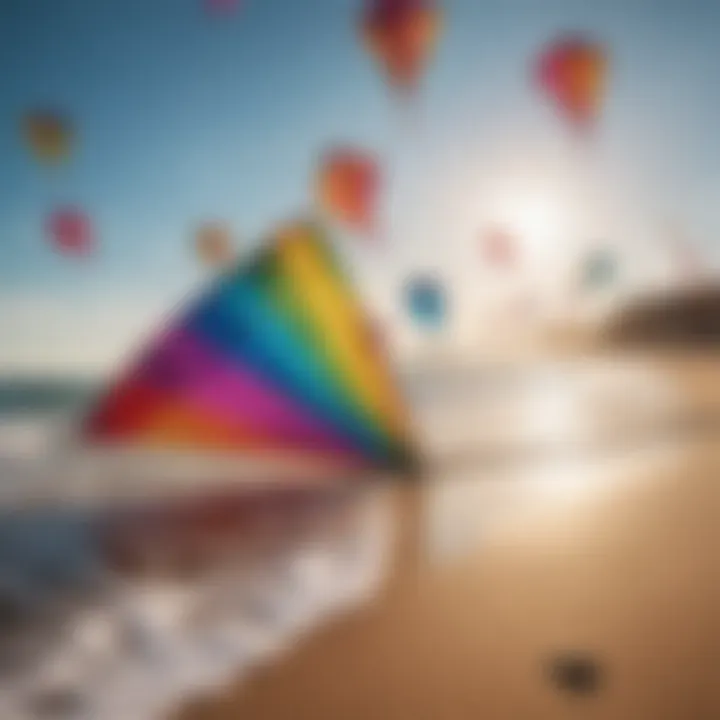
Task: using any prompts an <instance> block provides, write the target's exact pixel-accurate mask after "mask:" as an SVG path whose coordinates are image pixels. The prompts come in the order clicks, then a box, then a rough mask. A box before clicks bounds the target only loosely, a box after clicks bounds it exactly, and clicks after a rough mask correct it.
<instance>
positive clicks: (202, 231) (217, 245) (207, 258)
mask: <svg viewBox="0 0 720 720" xmlns="http://www.w3.org/2000/svg"><path fill="white" fill-rule="evenodd" d="M195 251H196V253H197V256H198V258H199V259H200V260H201V261H202V262H203V264H205V265H206V266H208V267H211V268H214V269H218V268H223V267H227V266H229V265H231V264H232V263H233V262H234V261H235V259H236V257H237V253H236V250H235V246H234V244H233V240H232V235H231V234H230V231H229V230H228V228H227V227H226V226H225V225H223V224H222V223H219V222H207V223H204V224H203V225H201V226H200V227H199V228H198V230H197V233H196V235H195Z"/></svg>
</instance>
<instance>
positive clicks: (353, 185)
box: [317, 148, 380, 233]
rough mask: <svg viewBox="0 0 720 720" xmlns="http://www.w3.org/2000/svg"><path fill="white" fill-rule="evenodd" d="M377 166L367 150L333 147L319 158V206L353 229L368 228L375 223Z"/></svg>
mask: <svg viewBox="0 0 720 720" xmlns="http://www.w3.org/2000/svg"><path fill="white" fill-rule="evenodd" d="M379 190H380V170H379V168H378V164H377V162H376V161H375V159H374V158H373V157H372V156H371V155H370V154H369V153H367V152H364V151H362V150H357V149H353V148H337V149H335V150H331V151H330V152H328V153H327V154H326V155H325V157H324V158H323V160H322V162H321V164H320V169H319V173H318V180H317V197H318V202H319V204H320V206H321V207H322V208H323V209H324V210H325V211H326V212H327V213H328V214H329V215H330V216H331V217H333V218H336V219H337V220H340V221H341V222H342V223H344V224H345V225H347V226H348V227H350V228H351V229H353V230H357V231H360V232H366V233H369V232H372V231H373V230H374V229H375V227H376V225H377V217H376V216H377V201H378V194H379Z"/></svg>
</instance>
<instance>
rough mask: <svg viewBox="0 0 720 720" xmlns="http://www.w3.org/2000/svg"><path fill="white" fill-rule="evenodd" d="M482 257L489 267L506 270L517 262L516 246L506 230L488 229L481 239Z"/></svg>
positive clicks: (498, 228)
mask: <svg viewBox="0 0 720 720" xmlns="http://www.w3.org/2000/svg"><path fill="white" fill-rule="evenodd" d="M481 243H482V245H481V250H482V253H483V257H484V258H485V260H486V262H487V263H488V264H489V265H492V266H494V267H502V268H508V267H511V266H513V265H514V264H515V263H516V261H517V244H516V242H515V238H514V237H513V235H512V234H511V233H509V232H508V231H507V230H504V229H503V228H500V227H491V228H488V229H487V230H486V231H485V233H484V234H483V236H482V238H481Z"/></svg>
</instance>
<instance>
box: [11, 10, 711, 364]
mask: <svg viewBox="0 0 720 720" xmlns="http://www.w3.org/2000/svg"><path fill="white" fill-rule="evenodd" d="M360 4H361V3H360V2H359V0H245V1H244V5H245V7H244V8H243V9H242V10H241V11H240V12H238V13H237V14H236V15H234V16H231V17H227V18H222V17H214V18H210V17H208V16H207V15H206V14H205V13H204V12H203V9H202V4H201V0H0V370H2V369H9V368H13V367H16V366H25V365H27V364H31V365H32V364H36V365H38V366H48V367H53V366H54V365H57V366H58V367H59V366H63V367H65V366H68V367H73V366H75V365H77V366H78V367H81V366H86V365H87V366H90V365H93V366H94V365H97V366H103V367H105V366H107V365H108V364H112V363H114V362H116V361H117V360H118V358H119V356H120V355H121V354H123V353H124V352H125V349H126V348H127V347H128V346H129V345H131V344H133V343H136V342H137V339H138V337H139V336H140V335H141V334H142V333H143V332H146V331H147V330H148V329H149V328H150V327H152V325H153V324H154V323H155V322H156V321H157V317H158V316H159V315H160V314H161V313H162V312H163V310H164V309H165V308H167V307H168V306H169V305H171V304H173V303H175V302H176V301H177V300H178V299H179V298H181V297H182V296H183V295H184V294H185V293H186V292H188V291H191V290H192V289H193V288H194V287H196V286H197V284H198V283H199V282H200V281H201V279H202V276H201V273H200V271H199V269H198V267H197V265H196V263H195V261H194V258H193V257H192V254H191V252H189V246H190V239H191V237H192V231H193V228H194V227H195V226H196V225H197V223H198V222H200V221H202V220H204V219H208V218H210V219H212V218H221V219H223V220H225V221H227V222H228V223H230V224H231V225H232V226H233V227H234V228H236V230H237V232H238V234H239V235H240V236H241V238H242V239H243V242H244V243H246V244H252V243H254V242H256V241H257V239H258V238H259V237H261V235H262V233H263V232H264V231H266V230H267V229H268V228H270V227H272V225H273V224H274V223H275V222H277V221H279V220H282V219H285V218H287V217H291V216H292V215H293V214H295V213H297V212H298V211H302V210H303V209H304V208H306V207H307V206H309V204H310V202H311V192H310V187H311V185H310V179H311V177H312V171H313V167H314V161H315V158H316V156H317V153H318V152H319V151H321V150H322V149H323V148H324V147H325V146H327V145H328V144H329V143H333V142H336V141H347V142H351V143H357V144H359V145H361V146H366V147H368V148H371V149H374V150H376V151H377V152H378V153H380V154H381V155H382V156H383V157H384V158H385V161H386V163H387V170H388V176H389V186H388V192H387V197H386V218H387V219H386V236H385V238H384V244H383V246H382V247H380V248H373V249H369V248H367V247H356V246H355V245H357V241H356V240H349V239H346V240H344V241H343V247H345V248H346V249H347V251H348V254H349V261H350V262H351V263H352V264H353V266H354V268H355V269H356V272H357V275H358V277H359V278H360V281H361V285H362V287H363V290H364V291H365V292H366V294H367V295H368V297H369V298H370V299H371V301H372V302H374V303H375V304H376V305H377V307H378V308H379V309H380V310H381V311H382V312H384V313H385V315H387V317H388V322H389V323H391V324H392V325H393V327H396V328H397V330H398V333H402V331H403V322H404V321H403V318H402V313H401V311H400V310H399V309H398V308H397V288H398V285H399V284H400V283H401V282H402V279H403V278H404V277H405V276H406V275H407V274H408V273H410V272H413V271H415V270H424V269H426V268H428V267H434V268H437V269H438V271H439V272H440V273H441V274H442V275H443V277H445V279H446V281H447V283H448V285H449V286H450V287H452V288H453V292H455V293H456V295H457V302H456V303H455V307H456V308H459V310H458V311H457V318H458V320H457V322H458V323H459V324H460V325H463V324H464V325H465V326H472V325H474V324H475V323H476V322H477V321H478V320H477V318H478V317H480V316H478V314H477V313H478V312H479V310H480V309H481V306H482V305H483V303H484V302H485V301H486V300H487V298H486V297H485V296H483V295H482V293H480V295H479V296H478V294H477V292H475V291H476V289H477V286H478V285H483V287H485V286H488V287H489V286H490V285H491V281H490V280H489V279H487V278H485V277H484V276H483V275H482V269H481V268H480V267H479V262H478V258H477V245H476V243H475V238H476V234H477V231H478V228H479V227H480V225H481V224H482V223H483V222H484V221H486V220H488V219H489V220H492V219H493V213H496V212H500V209H499V206H498V204H497V202H495V201H491V200H489V198H492V197H494V196H495V195H502V194H503V193H504V197H505V201H504V202H505V205H506V206H507V205H509V207H510V209H509V210H507V208H506V207H503V209H502V212H504V213H507V212H510V213H511V214H512V213H513V212H515V208H517V212H518V213H519V214H522V213H523V212H525V211H524V210H523V204H526V205H527V204H528V203H530V204H532V199H533V198H532V196H533V194H538V193H539V195H540V196H542V195H543V193H545V194H549V195H551V196H552V198H551V204H552V202H554V203H555V204H556V205H558V206H559V207H560V210H559V211H558V212H560V214H564V216H565V217H564V221H563V222H558V223H557V227H555V228H551V230H552V232H551V231H550V230H547V229H546V230H547V232H546V235H547V237H545V236H542V237H540V236H541V235H543V233H542V232H540V231H539V230H537V228H530V229H529V232H531V233H532V231H533V229H535V230H537V232H538V237H537V238H534V239H531V240H530V241H529V247H530V248H531V250H532V252H533V253H535V255H534V257H535V259H536V260H537V261H538V262H537V263H536V266H537V268H541V270H542V272H541V273H539V274H541V275H542V276H543V278H542V279H543V282H545V283H546V284H547V285H548V286H549V287H554V288H557V287H558V285H559V284H560V283H559V280H558V278H561V277H562V272H563V263H565V264H568V263H571V261H572V258H573V257H574V254H575V253H577V251H578V248H579V247H582V244H583V243H584V242H590V241H592V240H594V239H596V238H597V237H599V236H603V237H606V238H607V239H608V240H609V241H610V242H613V243H616V244H617V246H618V247H619V248H621V249H622V250H623V252H627V256H628V263H629V264H632V266H633V268H634V271H633V272H634V277H636V278H637V279H638V281H640V280H641V279H642V276H643V274H647V275H653V273H655V274H656V275H657V276H658V277H660V276H661V275H662V268H661V267H660V266H661V265H662V262H661V260H662V258H660V260H658V258H657V257H655V256H654V255H653V247H654V243H655V237H656V235H657V234H658V232H659V228H660V227H663V226H664V224H666V223H667V222H669V221H672V222H678V223H681V224H682V226H683V227H684V228H685V229H686V232H687V233H688V234H689V235H690V236H692V238H693V240H694V241H696V242H697V243H698V244H699V245H701V246H702V247H703V248H704V249H705V250H706V251H707V253H708V255H709V256H710V257H712V255H713V254H714V253H716V252H717V251H719V250H720V247H718V240H717V239H716V236H717V231H718V229H720V210H718V209H717V207H718V203H717V202H716V200H715V197H716V196H717V195H718V194H720V145H719V144H718V142H717V140H716V132H717V128H718V127H720V85H719V84H718V83H717V82H715V75H716V73H717V71H718V69H720V46H719V45H718V43H717V28H718V27H720V6H719V5H718V3H716V2H714V0H654V1H651V0H605V1H604V2H599V1H598V2H595V1H591V0H585V1H584V2H578V0H544V1H543V2H538V0H492V1H485V0H446V2H445V3H444V6H445V8H446V20H447V24H446V30H445V34H444V36H443V39H442V42H441V44H440V46H439V49H438V53H437V57H436V59H435V62H434V63H433V65H432V68H431V70H430V72H429V73H428V76H427V77H426V79H425V82H424V84H423V88H422V94H421V97H420V98H419V103H418V109H417V116H416V117H413V118H408V117H405V116H403V115H402V113H400V112H399V111H398V107H397V106H396V105H395V104H394V103H393V102H392V98H391V97H390V95H389V93H388V92H387V89H386V87H385V85H384V84H383V82H382V78H381V76H380V74H379V73H378V71H377V68H376V67H375V66H374V65H373V63H372V62H371V61H370V59H369V58H368V57H367V55H366V54H365V53H364V51H363V49H362V47H361V45H360V43H359V42H358V41H357V37H356V33H355V28H354V22H355V18H356V16H357V11H358V6H359V5H360ZM565 30H583V31H587V32H589V33H591V34H593V35H595V36H597V37H598V38H599V39H602V40H603V41H604V42H606V43H607V45H608V47H609V48H610V52H611V62H612V68H613V69H612V78H611V84H610V92H609V95H608V99H607V103H606V109H605V113H604V116H603V120H602V125H601V127H600V128H599V131H598V133H597V136H596V138H595V139H594V143H593V147H592V148H591V150H590V151H589V152H587V153H583V154H582V155H581V154H580V153H579V152H578V149H577V147H576V146H575V145H574V144H573V143H572V141H571V140H570V139H569V137H568V133H567V132H566V131H565V128H564V127H563V126H562V123H561V122H559V121H558V118H557V117H556V116H555V114H554V113H553V112H552V111H551V109H550V108H548V107H547V105H545V104H544V103H543V102H542V101H541V100H540V98H538V96H537V94H536V93H535V92H533V91H532V89H531V88H530V87H529V82H528V65H529V62H530V59H531V57H532V56H533V53H535V52H536V51H537V49H538V48H539V47H540V46H542V45H543V44H544V43H545V42H546V41H547V40H548V39H549V38H551V37H552V36H553V35H555V34H557V33H559V32H562V31H565ZM45 106H53V107H57V108H58V109H60V110H62V111H63V112H65V113H66V114H67V115H68V116H69V117H71V118H72V119H73V121H74V123H75V124H76V127H77V131H78V138H79V141H78V147H77V150H76V152H75V154H74V156H73V158H72V160H71V162H69V163H68V164H66V165H65V166H63V167H61V168H58V169H57V170H55V171H52V172H48V171H47V169H45V168H43V167H41V166H39V165H38V164H37V163H36V162H35V161H34V160H33V158H32V157H31V156H30V155H29V154H28V152H27V150H26V148H25V147H24V146H23V144H22V142H21V139H20V134H19V132H18V123H19V120H20V118H22V116H23V114H24V113H26V112H27V111H28V110H31V109H33V108H37V107H45ZM501 186H502V188H503V189H502V191H500V190H498V188H499V187H501ZM580 189H582V192H580ZM496 191H497V192H496ZM580 195H582V197H580ZM494 202H495V204H494V205H493V203H494ZM543 202H544V201H543ZM59 203H72V204H77V205H80V206H82V207H83V208H85V209H86V210H87V212H88V213H90V214H91V216H92V218H93V221H94V223H95V225H96V228H97V233H98V236H99V242H100V245H99V251H98V253H97V256H96V257H94V258H93V259H92V260H90V261H89V262H77V261H73V260H69V259H67V258H63V257H59V256H58V255H56V254H55V253H53V252H52V251H51V249H50V248H49V247H48V244H47V242H46V240H45V238H44V234H43V223H44V219H45V215H46V213H47V212H48V210H50V209H51V208H52V207H53V206H54V205H56V204H59ZM579 208H582V210H581V211H579V210H578V209H579ZM526 214H527V213H526ZM501 219H502V218H501ZM510 220H512V218H510ZM353 243H354V244H355V245H353ZM655 246H656V245H655ZM655 255H658V256H659V253H655ZM541 256H542V257H541ZM638 268H639V269H638ZM646 270H647V272H646ZM530 274H531V275H532V277H533V278H535V279H537V278H536V276H537V275H538V273H537V272H536V273H535V274H534V275H533V273H532V272H531V273H530Z"/></svg>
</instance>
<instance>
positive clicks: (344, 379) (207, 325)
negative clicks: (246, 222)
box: [84, 222, 414, 469]
mask: <svg viewBox="0 0 720 720" xmlns="http://www.w3.org/2000/svg"><path fill="white" fill-rule="evenodd" d="M84 431H85V436H86V437H87V438H89V439H92V440H95V441H102V442H123V443H130V444H132V445H135V446H147V447H155V448H181V449H196V450H221V451H228V450H230V451H238V452H241V453H264V452H270V453H272V452H277V453H284V454H287V453H293V452H296V453H299V454H301V455H303V456H311V457H319V458H321V459H322V460H330V461H331V462H336V461H337V462H338V463H339V464H341V465H343V466H350V467H358V468H362V467H388V468H398V469H402V468H405V467H409V466H410V465H412V464H414V454H413V452H412V449H411V443H410V433H409V424H408V417H407V413H406V410H405V407H404V404H403V402H402V399H401V397H400V394H399V392H398V391H397V388H396V385H395V383H394V382H393V379H392V377H391V375H390V373H389V372H388V369H387V366H386V363H385V360H384V358H383V357H381V352H380V348H379V347H378V346H377V344H376V343H375V341H374V336H373V333H372V329H371V326H370V324H369V322H368V321H367V318H366V316H365V313H364V312H363V309H362V307H361V305H360V304H359V302H358V300H357V299H356V297H355V296H354V293H353V292H352V288H351V285H350V283H349V281H348V279H347V278H346V277H345V276H344V275H343V273H342V272H341V270H340V267H339V265H338V263H337V261H336V259H335V257H334V256H333V254H332V251H331V248H330V247H329V245H328V243H327V242H326V240H325V239H324V237H323V235H322V233H321V231H320V229H319V228H318V227H317V226H315V225H313V224H311V223H305V222H302V223H297V224H293V225H290V226H288V227H286V228H284V229H282V230H280V231H279V232H278V233H277V234H276V235H275V237H273V238H272V241H271V242H270V243H269V244H268V247H267V248H266V249H264V250H263V251H261V252H260V253H259V254H258V255H256V256H255V257H254V258H253V259H252V260H251V261H250V262H248V263H246V264H241V265H239V266H238V267H237V268H236V269H234V270H233V271H232V272H230V273H228V274H226V275H223V276H222V277H220V278H219V279H218V280H217V281H216V282H215V283H214V285H213V286H212V287H211V288H210V289H209V291H208V292H206V293H205V294H204V295H203V296H201V297H200V298H199V300H196V301H195V302H193V303H191V304H190V306H189V307H187V308H185V309H184V310H182V311H181V312H180V313H179V315H178V316H177V317H176V318H175V319H174V320H173V321H172V322H171V323H170V325H169V326H168V328H167V329H165V330H164V331H163V332H162V333H160V335H159V336H158V337H156V338H155V340H154V341H153V342H151V343H150V345H149V347H148V348H147V349H146V350H145V351H144V352H143V353H142V354H141V356H140V358H139V359H138V360H137V361H136V362H135V363H134V364H133V365H132V366H131V367H130V369H129V371H128V372H127V373H126V374H124V375H123V376H122V377H121V379H120V380H119V382H117V383H116V384H115V385H114V386H112V387H111V388H110V390H109V392H107V393H106V394H105V396H104V397H103V398H102V399H101V401H100V403H99V404H98V406H97V407H96V408H94V410H93V411H92V413H91V414H90V415H89V417H88V418H87V420H86V423H85V426H84Z"/></svg>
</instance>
